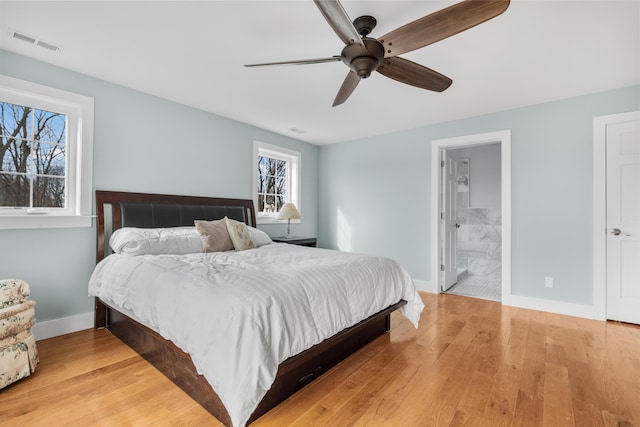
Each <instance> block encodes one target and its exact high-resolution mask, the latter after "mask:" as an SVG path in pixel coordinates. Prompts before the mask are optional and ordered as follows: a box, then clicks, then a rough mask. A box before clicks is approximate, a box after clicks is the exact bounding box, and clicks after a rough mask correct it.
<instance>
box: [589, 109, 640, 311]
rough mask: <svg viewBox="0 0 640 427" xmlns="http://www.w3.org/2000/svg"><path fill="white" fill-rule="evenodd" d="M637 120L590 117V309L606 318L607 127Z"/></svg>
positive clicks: (638, 115) (635, 114) (633, 115)
mask: <svg viewBox="0 0 640 427" xmlns="http://www.w3.org/2000/svg"><path fill="white" fill-rule="evenodd" d="M634 120H640V111H630V112H627V113H619V114H609V115H606V116H598V117H594V118H593V309H594V317H595V318H596V319H598V320H607V126H608V125H611V124H614V123H622V122H629V121H634Z"/></svg>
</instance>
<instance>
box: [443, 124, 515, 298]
mask: <svg viewBox="0 0 640 427" xmlns="http://www.w3.org/2000/svg"><path fill="white" fill-rule="evenodd" d="M510 143H511V135H510V131H502V132H492V133H487V134H479V135H469V136H463V137H457V138H449V139H442V140H434V141H432V152H431V154H432V168H434V169H432V228H431V229H432V236H434V238H433V239H432V245H431V247H432V271H433V274H432V277H433V281H434V283H435V285H436V288H437V292H450V293H456V294H460V295H466V296H473V297H478V298H485V299H492V300H497V301H501V302H503V303H508V301H509V299H510V295H511V184H510V183H511V169H510V163H511V147H510Z"/></svg>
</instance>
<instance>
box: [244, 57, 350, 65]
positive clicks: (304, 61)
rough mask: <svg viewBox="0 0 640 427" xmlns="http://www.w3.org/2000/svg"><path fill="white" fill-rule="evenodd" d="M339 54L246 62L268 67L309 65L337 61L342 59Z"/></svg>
mask: <svg viewBox="0 0 640 427" xmlns="http://www.w3.org/2000/svg"><path fill="white" fill-rule="evenodd" d="M340 60H341V58H340V56H339V55H337V56H332V57H331V58H318V59H301V60H299V61H281V62H265V63H262V64H246V65H245V67H268V66H272V65H308V64H322V63H323V62H336V61H340Z"/></svg>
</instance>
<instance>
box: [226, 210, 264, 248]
mask: <svg viewBox="0 0 640 427" xmlns="http://www.w3.org/2000/svg"><path fill="white" fill-rule="evenodd" d="M224 221H226V222H227V231H228V232H229V237H231V241H232V242H233V247H234V248H236V250H237V251H244V250H245V249H251V248H255V247H256V244H255V243H254V242H253V240H251V232H250V231H249V228H248V227H247V225H246V224H245V223H243V222H238V221H234V220H232V219H229V218H227V217H226V216H225V217H224Z"/></svg>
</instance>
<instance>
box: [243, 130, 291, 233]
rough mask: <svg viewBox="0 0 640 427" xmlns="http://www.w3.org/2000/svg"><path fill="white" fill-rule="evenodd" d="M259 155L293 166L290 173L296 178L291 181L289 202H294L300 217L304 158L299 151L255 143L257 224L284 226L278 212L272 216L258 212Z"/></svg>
mask: <svg viewBox="0 0 640 427" xmlns="http://www.w3.org/2000/svg"><path fill="white" fill-rule="evenodd" d="M258 155H263V156H268V157H272V158H280V159H284V160H287V161H288V162H289V164H290V165H291V169H290V170H289V171H288V172H289V176H290V177H291V176H293V177H295V178H294V179H290V180H289V181H290V185H291V191H290V194H289V196H288V198H287V202H292V203H294V204H295V205H296V207H297V208H298V211H299V212H300V215H302V210H301V206H300V202H301V198H300V187H301V186H300V181H301V175H302V173H301V171H302V156H301V154H300V152H299V151H294V150H289V149H287V148H282V147H278V146H277V145H271V144H266V143H264V142H261V141H253V163H252V164H253V181H252V185H253V205H254V206H255V209H256V222H257V223H258V224H282V223H283V221H281V220H277V219H276V215H277V214H278V213H277V212H273V213H272V214H263V213H260V212H258V210H257V209H258V187H257V185H256V182H258ZM291 222H292V223H300V222H302V221H301V220H292V221H291Z"/></svg>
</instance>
